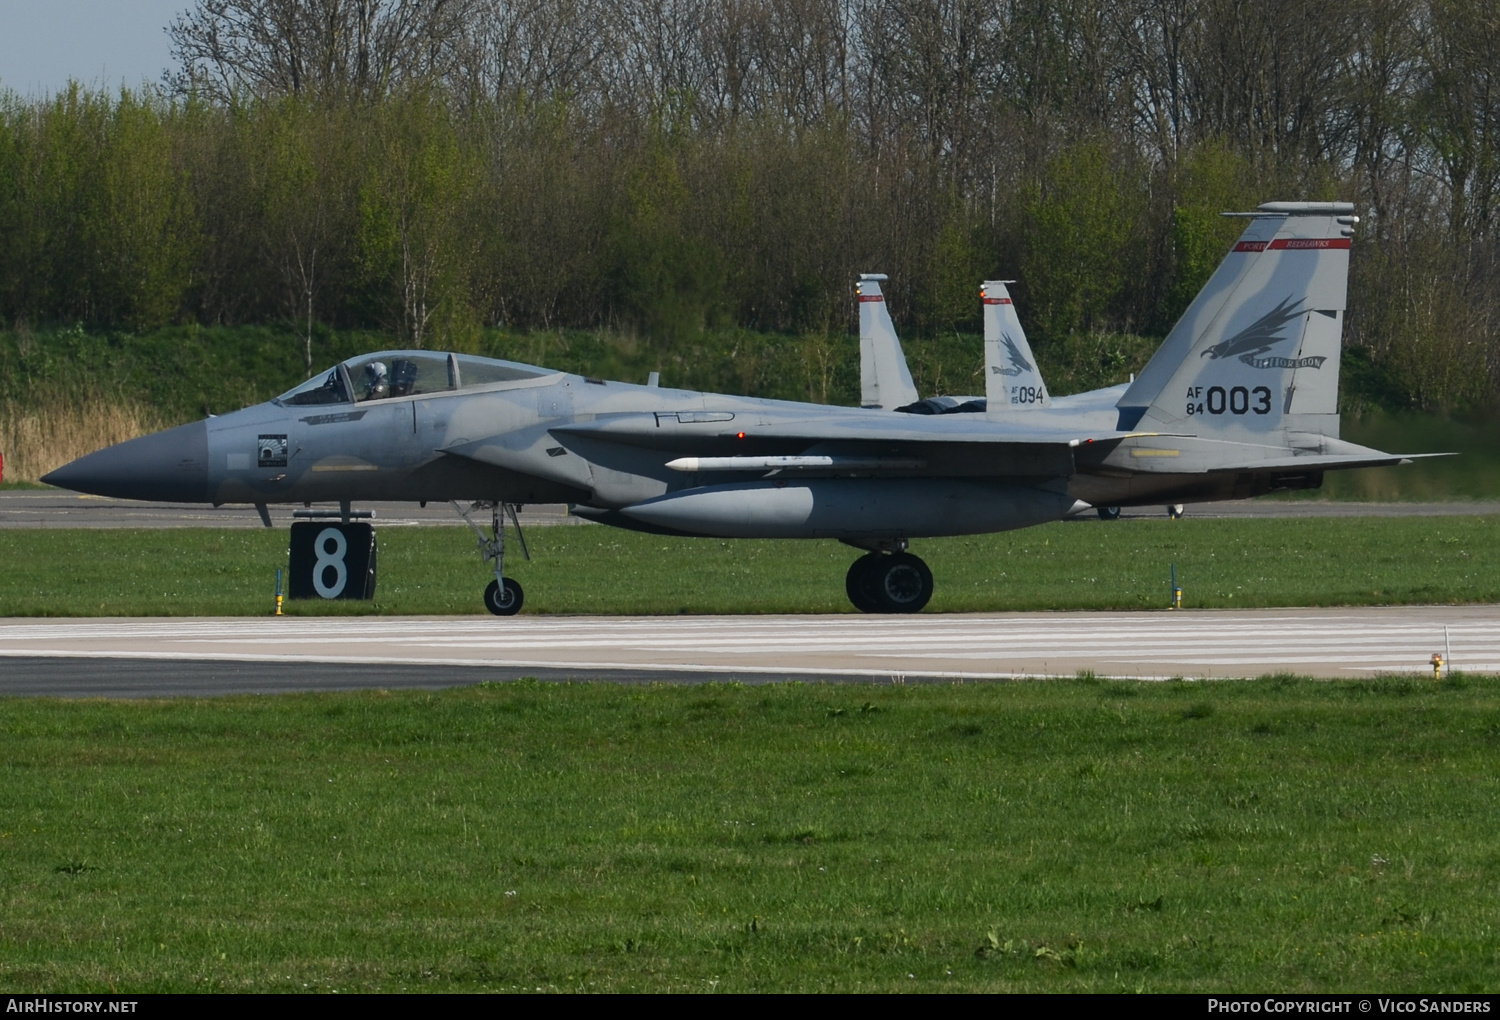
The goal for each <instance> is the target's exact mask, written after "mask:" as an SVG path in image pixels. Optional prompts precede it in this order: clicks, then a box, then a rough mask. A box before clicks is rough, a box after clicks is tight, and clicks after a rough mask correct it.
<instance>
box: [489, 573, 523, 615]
mask: <svg viewBox="0 0 1500 1020" xmlns="http://www.w3.org/2000/svg"><path fill="white" fill-rule="evenodd" d="M525 601H526V593H525V592H524V591H522V590H521V586H520V584H518V583H517V582H516V579H515V578H514V577H507V578H505V584H504V585H503V586H502V585H501V583H500V582H499V581H491V582H490V586H489V587H488V588H486V589H485V590H484V608H486V609H488V610H489V611H490V612H492V613H494V614H495V615H496V616H515V615H516V614H517V613H519V612H520V611H521V603H522V602H525Z"/></svg>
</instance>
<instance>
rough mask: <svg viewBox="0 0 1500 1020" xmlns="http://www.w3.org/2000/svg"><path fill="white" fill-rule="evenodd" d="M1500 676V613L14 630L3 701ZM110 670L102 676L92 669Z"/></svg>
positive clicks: (0, 654)
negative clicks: (546, 686)
mask: <svg viewBox="0 0 1500 1020" xmlns="http://www.w3.org/2000/svg"><path fill="white" fill-rule="evenodd" d="M1434 652H1442V653H1443V654H1444V656H1445V657H1446V658H1448V661H1449V663H1450V665H1452V666H1453V667H1455V668H1457V669H1461V670H1467V671H1472V672H1487V673H1488V672H1500V606H1490V605H1485V606H1391V607H1374V608H1352V609H1351V608H1341V609H1257V610H1240V611H1221V610H1199V611H1194V610H1183V611H1177V612H1172V611H1166V610H1163V611H1157V612H1136V613H986V614H963V615H960V614H953V615H938V614H933V615H930V616H920V615H919V616H909V617H878V616H857V615H852V614H839V615H829V616H696V617H695V616H675V617H541V616H538V617H526V616H519V617H510V618H503V619H496V618H489V617H487V618H478V617H342V618H339V617H320V618H310V617H282V618H280V619H277V618H265V617H260V618H231V619H185V618H172V619H120V618H110V619H94V620H76V619H70V620H36V619H9V620H0V693H4V694H39V693H48V694H54V695H68V696H89V695H98V696H114V697H149V696H165V695H173V694H198V695H207V694H220V693H231V692H235V693H243V692H252V691H254V692H265V693H270V692H273V691H283V690H341V689H348V688H351V687H370V688H375V687H412V686H415V687H447V686H458V685H461V684H467V683H476V682H479V681H481V680H507V679H514V678H516V677H518V676H535V677H538V678H548V679H578V680H609V681H645V680H675V681H679V682H682V681H686V682H704V681H708V680H726V679H734V680H740V681H770V680H787V679H802V680H807V679H820V680H829V681H866V682H869V681H879V682H885V683H890V682H908V681H922V680H928V681H941V680H969V679H974V680H980V679H1020V678H1028V677H1039V676H1072V675H1074V674H1075V673H1077V672H1079V671H1083V670H1088V671H1092V672H1094V673H1096V674H1098V675H1100V676H1113V677H1133V678H1138V679H1143V680H1160V679H1168V678H1172V677H1194V678H1204V677H1246V676H1260V675H1263V674H1267V673H1276V672H1292V673H1297V674H1302V675H1312V676H1323V677H1368V676H1372V675H1375V674H1382V673H1429V672H1430V669H1431V667H1430V665H1429V662H1430V658H1431V656H1432V654H1433V653H1434ZM90 660H92V664H91V662H90Z"/></svg>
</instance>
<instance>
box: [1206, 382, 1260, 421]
mask: <svg viewBox="0 0 1500 1020" xmlns="http://www.w3.org/2000/svg"><path fill="white" fill-rule="evenodd" d="M1226 411H1227V412H1228V413H1230V414H1249V413H1250V412H1252V411H1253V412H1255V413H1256V414H1270V413H1271V388H1270V387H1269V386H1257V387H1255V388H1254V389H1253V390H1252V389H1246V388H1245V387H1243V386H1235V387H1232V388H1230V389H1228V390H1226V389H1224V387H1222V386H1210V387H1208V392H1207V394H1206V395H1205V393H1204V388H1203V387H1202V386H1193V387H1190V388H1189V389H1188V397H1187V413H1188V414H1223V413H1225V412H1226Z"/></svg>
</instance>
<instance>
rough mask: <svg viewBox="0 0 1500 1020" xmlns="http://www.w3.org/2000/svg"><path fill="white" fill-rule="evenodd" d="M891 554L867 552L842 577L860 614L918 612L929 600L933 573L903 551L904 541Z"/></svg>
mask: <svg viewBox="0 0 1500 1020" xmlns="http://www.w3.org/2000/svg"><path fill="white" fill-rule="evenodd" d="M892 545H893V550H892V551H891V552H878V551H876V552H869V553H866V554H865V555H863V556H861V557H860V558H859V559H857V560H855V561H854V563H853V564H852V565H851V566H850V567H849V573H848V575H847V576H846V577H845V578H844V590H845V591H846V592H847V593H848V595H849V601H850V602H852V603H854V608H855V609H858V610H859V611H860V612H861V613H917V612H921V610H922V607H923V606H925V605H927V602H928V600H929V599H931V598H932V571H931V570H928V569H927V564H925V563H923V562H922V561H921V560H920V559H918V558H917V557H916V556H913V555H912V554H911V553H909V552H907V551H906V542H905V541H904V540H902V541H899V542H896V543H892Z"/></svg>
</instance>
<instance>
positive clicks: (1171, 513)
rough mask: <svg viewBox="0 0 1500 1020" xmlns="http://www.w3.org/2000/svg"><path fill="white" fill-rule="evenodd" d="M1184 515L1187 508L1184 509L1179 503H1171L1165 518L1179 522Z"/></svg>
mask: <svg viewBox="0 0 1500 1020" xmlns="http://www.w3.org/2000/svg"><path fill="white" fill-rule="evenodd" d="M1185 513H1187V508H1186V507H1184V506H1183V505H1182V504H1181V503H1173V504H1172V505H1171V506H1169V507H1167V516H1168V517H1170V518H1171V519H1172V520H1174V521H1179V520H1181V519H1182V515H1183V514H1185Z"/></svg>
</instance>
